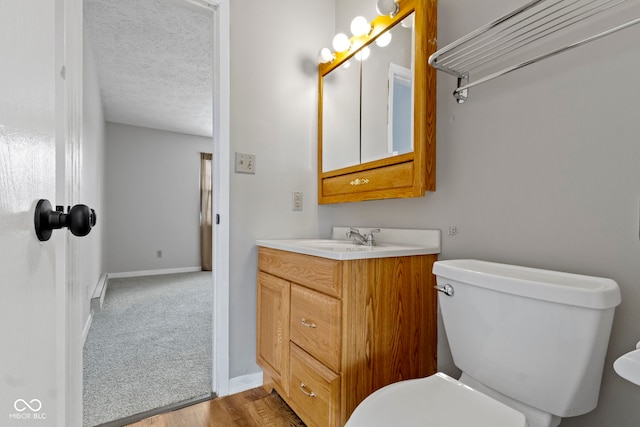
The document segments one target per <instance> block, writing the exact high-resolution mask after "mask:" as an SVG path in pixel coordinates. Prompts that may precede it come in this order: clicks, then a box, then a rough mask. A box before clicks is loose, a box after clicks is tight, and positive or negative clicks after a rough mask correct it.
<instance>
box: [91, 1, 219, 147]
mask: <svg viewBox="0 0 640 427" xmlns="http://www.w3.org/2000/svg"><path fill="white" fill-rule="evenodd" d="M187 1H188V0H187ZM84 14H85V31H87V34H88V36H89V43H90V45H91V47H92V49H93V55H94V61H95V66H96V71H97V74H98V82H99V85H100V94H101V97H102V104H103V107H104V114H105V120H107V121H110V122H116V123H125V124H131V125H136V126H143V127H149V128H155V129H162V130H169V131H173V132H180V133H188V134H194V135H203V136H211V135H212V117H213V113H212V76H213V61H212V58H213V14H212V12H211V11H209V10H207V9H205V8H203V7H199V6H194V5H193V4H191V3H187V2H186V1H183V0H84Z"/></svg>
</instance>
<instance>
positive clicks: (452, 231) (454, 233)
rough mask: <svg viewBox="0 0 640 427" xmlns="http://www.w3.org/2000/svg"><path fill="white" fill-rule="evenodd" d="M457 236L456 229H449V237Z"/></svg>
mask: <svg viewBox="0 0 640 427" xmlns="http://www.w3.org/2000/svg"><path fill="white" fill-rule="evenodd" d="M456 234H458V229H457V228H456V227H449V236H455V235H456Z"/></svg>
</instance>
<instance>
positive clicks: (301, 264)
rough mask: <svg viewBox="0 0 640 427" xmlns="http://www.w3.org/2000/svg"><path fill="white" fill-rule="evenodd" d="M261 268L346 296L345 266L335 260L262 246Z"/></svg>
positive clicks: (291, 279) (259, 253)
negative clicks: (343, 285)
mask: <svg viewBox="0 0 640 427" xmlns="http://www.w3.org/2000/svg"><path fill="white" fill-rule="evenodd" d="M258 269H260V270H262V271H265V272H267V273H270V274H273V275H274V276H278V277H281V278H283V279H285V280H289V281H291V282H296V283H300V284H301V285H304V286H306V287H308V288H311V289H315V290H317V291H320V292H323V293H325V294H328V295H333V296H335V297H340V296H342V269H341V268H340V262H339V261H336V260H333V259H327V258H321V257H315V256H311V255H304V254H299V253H295V252H287V251H281V250H278V249H271V248H262V247H261V248H259V249H258Z"/></svg>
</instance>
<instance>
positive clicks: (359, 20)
mask: <svg viewBox="0 0 640 427" xmlns="http://www.w3.org/2000/svg"><path fill="white" fill-rule="evenodd" d="M370 32H371V24H370V23H369V21H367V18H365V17H364V16H356V17H355V18H353V21H351V34H353V35H354V36H356V37H360V36H364V35H368V34H369V33H370Z"/></svg>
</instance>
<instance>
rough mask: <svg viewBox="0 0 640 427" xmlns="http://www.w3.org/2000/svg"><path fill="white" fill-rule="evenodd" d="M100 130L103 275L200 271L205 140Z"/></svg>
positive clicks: (109, 127) (118, 127)
mask: <svg viewBox="0 0 640 427" xmlns="http://www.w3.org/2000/svg"><path fill="white" fill-rule="evenodd" d="M105 131H106V132H105V135H106V177H105V203H106V206H105V213H104V223H105V226H106V230H107V233H106V237H105V242H106V249H105V255H106V267H105V268H106V272H107V273H122V272H133V271H147V270H162V269H175V268H198V267H200V234H199V227H200V225H199V224H200V152H211V148H212V143H211V139H210V138H205V137H201V136H195V135H186V134H180V133H173V132H166V131H161V130H157V129H148V128H142V127H137V126H130V125H122V124H116V123H111V122H107V123H106V128H105ZM158 250H161V251H162V252H163V255H162V258H158V257H157V256H156V252H157V251H158Z"/></svg>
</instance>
